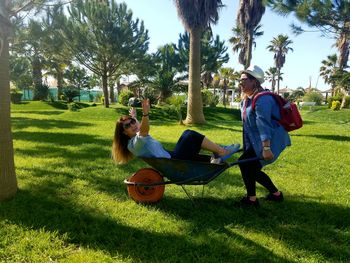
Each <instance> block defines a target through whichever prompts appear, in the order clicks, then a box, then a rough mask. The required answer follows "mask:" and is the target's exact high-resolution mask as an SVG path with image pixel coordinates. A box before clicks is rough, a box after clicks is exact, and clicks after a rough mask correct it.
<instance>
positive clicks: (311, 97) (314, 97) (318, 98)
mask: <svg viewBox="0 0 350 263" xmlns="http://www.w3.org/2000/svg"><path fill="white" fill-rule="evenodd" d="M303 101H310V102H316V105H321V102H322V101H323V96H322V94H321V93H319V92H315V91H311V92H308V93H306V94H305V95H304V97H303Z"/></svg>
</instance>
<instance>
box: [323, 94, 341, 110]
mask: <svg viewBox="0 0 350 263" xmlns="http://www.w3.org/2000/svg"><path fill="white" fill-rule="evenodd" d="M342 99H343V94H341V93H337V94H335V95H334V96H333V97H330V98H328V99H327V103H328V108H329V109H330V108H331V107H332V103H333V101H342Z"/></svg>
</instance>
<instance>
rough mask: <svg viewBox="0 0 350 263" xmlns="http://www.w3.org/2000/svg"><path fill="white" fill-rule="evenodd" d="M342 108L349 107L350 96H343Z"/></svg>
mask: <svg viewBox="0 0 350 263" xmlns="http://www.w3.org/2000/svg"><path fill="white" fill-rule="evenodd" d="M344 108H350V96H346V97H345V104H344Z"/></svg>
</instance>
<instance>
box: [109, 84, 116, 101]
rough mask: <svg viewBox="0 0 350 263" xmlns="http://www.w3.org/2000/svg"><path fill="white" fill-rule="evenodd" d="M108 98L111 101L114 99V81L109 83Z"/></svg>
mask: <svg viewBox="0 0 350 263" xmlns="http://www.w3.org/2000/svg"><path fill="white" fill-rule="evenodd" d="M109 99H110V102H111V103H114V102H115V99H114V82H113V81H112V82H111V83H110V85H109Z"/></svg>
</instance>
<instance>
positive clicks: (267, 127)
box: [241, 95, 291, 166]
mask: <svg viewBox="0 0 350 263" xmlns="http://www.w3.org/2000/svg"><path fill="white" fill-rule="evenodd" d="M246 100H247V105H246V109H245V110H246V112H245V116H246V118H245V120H243V115H244V108H245V107H244V105H245V103H246ZM246 100H243V101H242V103H241V117H242V120H243V149H244V150H245V151H246V150H247V149H248V148H253V149H254V151H255V153H256V155H257V156H258V157H260V158H262V151H263V149H262V142H263V141H265V140H270V142H271V145H270V146H271V151H272V152H273V154H274V159H273V160H269V161H265V160H261V161H260V162H261V164H262V165H263V166H265V165H267V164H269V163H272V162H274V161H275V160H276V159H277V158H278V156H279V155H280V153H281V152H282V151H283V150H284V149H285V148H286V147H287V146H290V145H291V141H290V137H289V135H288V133H287V131H286V130H285V129H284V128H283V127H282V126H281V125H280V124H279V123H278V121H277V120H278V119H280V111H279V105H278V104H277V102H276V101H275V99H274V98H273V97H272V96H269V95H265V96H261V97H260V98H259V99H258V100H257V101H256V104H255V111H253V110H252V100H251V99H249V98H247V99H246ZM276 119H277V120H276Z"/></svg>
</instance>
